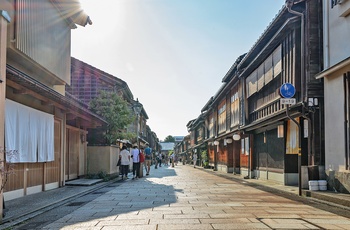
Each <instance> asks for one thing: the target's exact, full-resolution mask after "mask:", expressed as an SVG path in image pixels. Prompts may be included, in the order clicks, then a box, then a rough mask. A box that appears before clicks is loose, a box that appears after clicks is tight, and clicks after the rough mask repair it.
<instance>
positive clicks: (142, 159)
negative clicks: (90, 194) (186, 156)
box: [119, 145, 198, 180]
mask: <svg viewBox="0 0 350 230" xmlns="http://www.w3.org/2000/svg"><path fill="white" fill-rule="evenodd" d="M155 155H156V156H155V168H157V167H158V166H159V167H162V163H163V164H164V165H168V163H167V162H168V159H167V157H166V156H165V155H164V154H161V153H156V154H155ZM197 158H198V157H197V154H196V153H194V154H193V167H196V162H197ZM119 160H120V172H121V175H122V179H123V180H126V179H128V173H129V165H130V163H131V161H132V163H133V164H132V175H133V177H132V179H138V178H140V170H142V168H141V165H140V164H141V163H145V170H146V176H148V175H149V173H150V170H151V164H152V149H151V148H150V147H149V146H148V145H146V148H145V149H144V148H143V147H141V148H140V149H139V148H138V147H137V146H136V145H135V146H134V147H133V148H132V149H131V150H130V152H129V151H128V149H127V147H126V146H123V147H122V150H121V151H120V154H119ZM169 160H170V164H171V166H172V167H175V165H177V161H178V159H177V156H176V154H175V153H172V154H171V155H170V157H169Z"/></svg>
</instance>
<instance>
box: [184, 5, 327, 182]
mask: <svg viewBox="0 0 350 230" xmlns="http://www.w3.org/2000/svg"><path fill="white" fill-rule="evenodd" d="M321 25H322V1H321V0H312V1H311V0H305V1H295V2H294V1H286V6H284V7H283V8H282V9H281V10H280V12H278V14H277V15H276V17H275V18H274V19H273V21H272V22H271V23H270V24H269V26H268V27H267V29H266V30H265V31H264V32H263V34H262V35H261V36H260V37H259V39H258V40H257V42H256V43H255V44H254V45H253V47H252V48H251V50H249V52H248V53H247V54H245V55H242V56H240V57H239V58H238V59H237V60H236V62H235V63H234V64H233V66H232V67H231V69H230V70H229V71H228V73H227V74H226V76H225V77H224V78H223V81H222V82H223V84H222V86H221V88H220V89H219V90H218V91H217V93H216V94H215V95H214V96H213V97H212V98H210V99H209V101H208V102H207V104H206V105H205V106H204V108H203V109H202V112H204V111H205V112H206V119H205V120H206V125H205V127H206V130H207V133H206V142H207V143H208V151H209V162H210V165H212V166H213V167H214V169H215V170H223V171H227V172H235V173H240V174H241V175H242V176H244V177H248V178H257V179H269V180H276V181H279V182H281V183H284V184H286V185H296V184H298V182H299V179H300V178H299V176H301V175H302V174H303V179H304V181H306V186H307V180H308V179H320V178H321V177H323V176H324V174H323V173H322V172H323V171H324V170H323V166H324V159H325V158H324V144H323V143H324V125H323V120H324V114H323V83H322V80H319V79H316V77H315V75H316V74H317V73H318V72H319V71H320V69H321V67H322V38H321V37H320V36H319V35H320V34H322V26H321ZM285 83H288V85H291V86H292V88H293V95H291V97H292V99H291V101H292V103H290V101H288V100H287V103H289V104H286V101H285V100H281V99H282V97H283V95H281V87H282V86H283V85H284V84H285ZM191 139H192V137H191ZM232 139H234V140H233V141H232ZM303 186H305V184H303Z"/></svg>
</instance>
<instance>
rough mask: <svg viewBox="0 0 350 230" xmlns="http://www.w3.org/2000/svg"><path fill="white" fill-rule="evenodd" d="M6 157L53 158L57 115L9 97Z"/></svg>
mask: <svg viewBox="0 0 350 230" xmlns="http://www.w3.org/2000/svg"><path fill="white" fill-rule="evenodd" d="M5 145H6V152H8V153H10V152H11V151H12V152H14V151H15V152H17V154H15V155H13V154H7V156H6V161H8V162H13V163H21V162H46V161H53V160H54V116H53V115H51V114H48V113H44V112H41V111H39V110H35V109H33V108H30V107H28V106H24V105H22V104H19V103H17V102H14V101H11V100H8V99H6V103H5Z"/></svg>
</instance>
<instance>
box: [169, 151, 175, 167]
mask: <svg viewBox="0 0 350 230" xmlns="http://www.w3.org/2000/svg"><path fill="white" fill-rule="evenodd" d="M170 160H171V167H172V168H174V167H175V153H172V154H171V155H170Z"/></svg>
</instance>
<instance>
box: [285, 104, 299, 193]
mask: <svg viewBox="0 0 350 230" xmlns="http://www.w3.org/2000/svg"><path fill="white" fill-rule="evenodd" d="M286 115H287V117H288V118H289V119H291V120H292V121H293V122H294V123H295V124H296V125H297V126H298V131H299V132H298V133H299V137H298V138H299V141H298V174H299V175H298V182H299V183H298V187H299V196H301V128H300V124H299V122H297V121H296V120H295V119H294V118H293V117H291V116H290V115H289V105H288V104H287V110H286Z"/></svg>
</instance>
